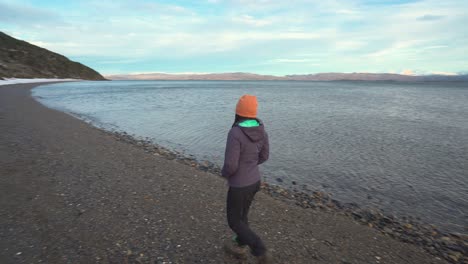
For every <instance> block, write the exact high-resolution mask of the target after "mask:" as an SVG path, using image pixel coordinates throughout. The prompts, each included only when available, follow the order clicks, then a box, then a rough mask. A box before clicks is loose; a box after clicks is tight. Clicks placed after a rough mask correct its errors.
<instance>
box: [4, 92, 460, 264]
mask: <svg viewBox="0 0 468 264" xmlns="http://www.w3.org/2000/svg"><path fill="white" fill-rule="evenodd" d="M38 85H43V83H41V84H21V85H6V86H3V87H0V94H1V95H2V96H1V97H0V100H1V102H2V104H1V108H0V109H1V112H0V114H1V115H0V118H1V119H2V123H3V124H2V131H3V132H2V136H3V135H4V136H5V137H2V138H3V139H2V141H5V142H2V145H4V146H7V147H6V149H5V151H3V150H1V151H2V152H0V154H1V155H2V157H3V158H2V163H4V164H2V165H4V166H2V168H1V169H0V170H1V172H2V175H5V176H4V177H3V179H2V185H1V186H2V196H1V198H2V199H1V202H2V204H1V205H2V206H1V208H2V209H1V211H0V215H1V216H2V218H1V219H2V220H0V221H1V224H2V225H1V226H2V228H1V229H0V234H1V235H2V237H6V239H2V241H3V242H0V243H1V244H2V247H3V248H6V249H7V250H4V251H2V252H1V253H0V260H2V262H5V263H10V262H21V261H24V262H33V261H37V260H45V261H50V262H58V263H62V262H67V261H72V262H80V261H85V260H87V261H90V260H92V261H93V262H104V263H106V260H107V262H112V261H117V260H120V261H122V260H123V259H127V261H130V262H135V261H143V262H145V261H148V260H153V261H161V262H162V261H173V263H191V262H193V261H200V260H202V262H205V263H220V262H222V261H223V260H224V261H225V262H226V257H225V256H224V257H223V254H222V250H221V247H220V246H221V245H222V244H221V243H218V242H220V240H222V239H224V238H226V237H227V236H229V234H230V232H229V230H228V228H227V224H226V223H225V219H224V215H223V210H224V199H225V191H226V186H225V183H224V181H223V180H221V179H219V178H218V177H215V175H216V169H217V168H214V167H213V166H211V165H210V164H209V163H207V164H193V160H190V159H187V158H180V159H178V158H177V155H176V154H173V153H172V154H171V153H170V152H168V151H167V150H165V149H162V148H159V147H158V146H154V145H151V146H149V145H147V144H146V145H145V143H144V142H142V141H140V142H139V141H138V140H135V139H133V138H132V137H131V136H129V135H125V134H122V135H118V134H115V133H112V132H107V131H103V130H100V129H98V128H95V127H92V126H90V125H89V124H87V123H86V122H84V121H82V120H79V119H77V118H75V117H72V116H71V115H68V114H66V113H62V112H59V111H56V110H53V109H49V108H46V107H45V106H43V105H41V104H40V103H39V102H37V101H35V100H34V99H33V98H32V96H31V95H30V90H31V89H32V88H33V87H35V86H38ZM18 106H21V107H18ZM165 152H167V153H166V154H164V153H165ZM18 161H20V162H18ZM213 172H214V173H213ZM11 175H13V176H14V177H13V176H11ZM31 176H37V177H31ZM31 182H32V183H31ZM31 186H32V187H31ZM33 187H34V188H33ZM51 190H52V191H51ZM207 190H209V191H208V192H206V191H207ZM33 194H35V195H33ZM182 194H183V195H182ZM301 195H302V194H301ZM301 195H299V194H289V193H288V192H287V191H286V192H285V191H284V190H283V191H280V190H279V189H276V188H275V187H272V186H270V185H264V186H263V191H262V192H261V193H259V194H258V197H256V202H254V206H253V208H252V209H253V210H252V216H251V218H252V219H251V222H252V226H253V228H254V229H256V230H259V233H260V235H261V236H262V237H263V238H264V239H265V241H266V243H267V246H269V247H270V248H271V249H272V252H273V255H274V256H275V258H277V259H278V261H280V262H278V263H308V261H310V259H311V258H313V259H314V261H315V262H316V263H370V262H375V261H378V262H379V263H445V262H444V261H443V260H441V258H442V257H444V258H445V259H447V260H449V261H452V262H453V263H457V262H458V263H463V261H466V260H468V259H467V258H466V251H463V250H466V246H467V245H466V244H465V245H464V244H458V242H457V243H455V244H453V243H452V241H453V239H452V238H449V239H448V240H447V238H445V239H443V237H442V238H441V239H442V241H443V244H439V242H437V243H433V245H434V248H437V247H440V245H442V246H447V245H449V246H451V248H446V247H444V248H442V251H437V252H439V253H440V252H444V253H445V255H444V254H439V253H437V252H436V254H437V255H439V256H440V255H441V257H440V258H438V257H434V256H432V255H429V254H428V253H427V252H426V251H422V250H420V248H421V244H419V246H414V245H411V244H409V243H402V242H400V241H397V240H395V239H394V238H391V237H390V234H385V233H381V232H380V231H377V230H376V229H374V228H369V226H372V227H378V226H379V225H377V224H375V223H376V222H375V221H374V218H375V217H374V216H372V217H371V216H369V217H368V215H366V214H365V213H362V214H361V215H360V217H358V216H357V215H349V214H348V215H346V213H343V212H340V211H335V210H332V209H330V210H328V209H326V208H332V206H330V207H329V206H328V203H324V201H328V202H331V204H335V205H334V206H335V207H339V206H337V204H336V203H334V202H333V201H331V200H330V199H329V198H325V197H323V198H324V200H320V199H319V198H320V197H319V196H321V195H319V194H317V197H315V198H316V199H319V200H317V201H320V203H321V204H323V206H324V208H325V209H324V208H322V207H321V206H320V205H319V204H320V203H318V202H315V200H314V203H313V204H312V203H309V202H307V200H306V202H307V203H306V204H304V205H303V207H316V208H302V207H301V206H297V205H296V203H297V202H298V201H300V200H295V199H290V198H296V197H300V198H301V199H303V200H304V198H305V197H302V196H301ZM275 196H279V197H284V198H285V199H283V198H280V199H278V198H277V197H275ZM291 196H293V197H291ZM43 199H45V201H44V200H43ZM33 205H34V206H33ZM312 205H313V206H312ZM156 208H157V209H158V210H156ZM318 208H322V209H318ZM182 209H183V210H182ZM285 212H287V213H285ZM350 216H351V217H350ZM353 216H354V218H359V219H364V220H366V221H363V222H364V223H365V224H366V225H362V224H358V221H356V220H354V219H353ZM174 219H176V220H177V221H175V220H174ZM293 219H294V221H292V220H293ZM368 219H370V220H372V221H368ZM382 219H383V220H382ZM376 220H378V221H379V222H380V221H384V222H385V221H388V219H386V218H384V217H380V218H376ZM207 223H210V225H209V226H207ZM187 226H190V227H196V228H188V227H187ZM98 227H100V228H98ZM385 227H388V226H385ZM18 230H19V231H18ZM154 234H159V235H157V236H156V237H155V236H154ZM412 236H413V235H411V237H412ZM47 238H49V239H47ZM415 239H416V238H415ZM460 239H462V238H460ZM57 241H58V242H61V243H57ZM70 241H72V242H74V243H71V242H70ZM116 241H117V242H116ZM166 241H171V242H172V243H167V242H166ZM197 241H198V242H197ZM199 241H207V242H206V243H207V244H206V243H205V244H203V243H201V244H203V245H199V244H200V242H199ZM460 241H462V240H460ZM27 242H29V245H26V246H25V244H28V243H27ZM52 242H54V243H52ZM188 242H190V243H188ZM407 242H413V241H411V240H410V241H407ZM441 243H442V242H441ZM460 243H461V242H460ZM31 245H32V246H33V247H30V246H31ZM207 245H209V246H208V247H207ZM436 245H438V246H436ZM44 246H45V248H44ZM457 246H459V248H457ZM57 247H58V248H57ZM457 249H461V250H462V252H461V253H460V254H457V252H459V251H457ZM20 250H21V251H20ZM426 250H427V249H426ZM65 252H67V253H66V254H65ZM7 253H8V254H7ZM432 253H433V252H432ZM63 254H65V255H67V256H66V257H65V259H64V256H63ZM433 254H434V253H433ZM464 254H465V255H464ZM400 255H401V256H402V257H400ZM158 256H159V257H158ZM340 261H341V262H340ZM158 263H159V262H158ZM228 263H231V262H229V261H228ZM234 263H235V262H234Z"/></svg>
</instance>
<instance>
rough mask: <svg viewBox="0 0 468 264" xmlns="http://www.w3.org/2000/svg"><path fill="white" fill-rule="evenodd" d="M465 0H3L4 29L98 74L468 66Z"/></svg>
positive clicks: (443, 70)
mask: <svg viewBox="0 0 468 264" xmlns="http://www.w3.org/2000/svg"><path fill="white" fill-rule="evenodd" d="M467 25H468V1H467V0H446V1H441V0H419V1H411V0H395V1H389V0H382V1H378V0H327V1H323V0H322V1H315V0H288V1H282V0H226V1H223V0H200V1H182V0H172V1H169V0H167V1H162V0H161V1H150V0H80V1H63V0H62V1H61V0H41V1H39V0H14V1H12V0H0V31H3V32H4V33H6V34H9V35H11V36H13V37H15V38H19V39H22V40H25V41H28V42H30V43H33V44H35V45H38V46H41V47H44V48H46V49H49V50H51V51H54V52H57V53H60V54H62V55H65V56H67V57H68V58H70V59H71V60H74V61H79V62H81V63H83V64H85V65H87V66H90V67H91V68H93V69H95V70H97V71H99V72H100V73H101V74H105V75H109V74H125V73H150V72H166V73H188V72H190V73H211V72H214V73H219V72H251V73H258V74H271V75H288V74H308V73H320V72H374V73H382V72H389V73H403V74H432V73H436V74H460V73H463V74H466V73H468V29H467V28H468V27H467Z"/></svg>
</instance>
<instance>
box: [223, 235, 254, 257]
mask: <svg viewBox="0 0 468 264" xmlns="http://www.w3.org/2000/svg"><path fill="white" fill-rule="evenodd" d="M224 251H226V253H229V254H231V255H233V256H234V257H236V258H239V259H246V258H247V255H248V253H249V248H248V247H247V246H239V245H238V244H237V242H235V241H233V240H229V241H225V242H224Z"/></svg>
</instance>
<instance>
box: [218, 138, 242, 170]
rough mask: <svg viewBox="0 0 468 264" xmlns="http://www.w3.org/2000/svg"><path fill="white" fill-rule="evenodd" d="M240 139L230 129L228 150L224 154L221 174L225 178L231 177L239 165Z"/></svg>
mask: <svg viewBox="0 0 468 264" xmlns="http://www.w3.org/2000/svg"><path fill="white" fill-rule="evenodd" d="M240 145H241V144H240V141H239V140H238V139H237V138H236V137H235V135H234V132H233V130H232V129H231V131H229V134H228V138H227V143H226V152H225V154H224V166H223V169H222V170H221V175H222V176H223V177H225V178H229V177H231V176H232V175H233V174H234V173H236V171H237V169H238V167H239V156H240V148H241V146H240Z"/></svg>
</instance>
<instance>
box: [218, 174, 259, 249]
mask: <svg viewBox="0 0 468 264" xmlns="http://www.w3.org/2000/svg"><path fill="white" fill-rule="evenodd" d="M258 190H260V181H258V182H256V183H254V184H252V185H249V186H246V187H229V191H228V195H227V219H228V224H229V227H230V228H231V229H232V231H234V232H235V233H236V235H237V242H238V243H239V245H241V246H243V245H248V246H249V247H250V249H251V250H252V254H253V255H254V256H261V255H264V254H265V251H266V249H265V245H264V244H263V242H262V240H261V239H260V237H258V236H257V234H255V233H254V232H253V231H252V230H251V229H250V227H249V223H248V218H247V215H248V214H249V208H250V205H251V204H252V201H253V198H254V196H255V194H256V193H257V192H258Z"/></svg>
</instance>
